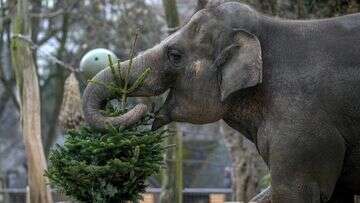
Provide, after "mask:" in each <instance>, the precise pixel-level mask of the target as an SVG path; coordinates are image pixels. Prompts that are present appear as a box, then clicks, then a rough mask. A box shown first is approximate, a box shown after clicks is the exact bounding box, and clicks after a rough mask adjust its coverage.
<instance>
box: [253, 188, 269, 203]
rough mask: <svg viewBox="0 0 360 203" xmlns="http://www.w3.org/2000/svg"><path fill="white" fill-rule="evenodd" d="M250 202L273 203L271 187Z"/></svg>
mask: <svg viewBox="0 0 360 203" xmlns="http://www.w3.org/2000/svg"><path fill="white" fill-rule="evenodd" d="M249 202H256V203H271V187H270V186H269V187H267V188H266V189H265V190H264V191H262V192H260V193H259V194H257V195H256V196H255V197H253V198H252V199H251V200H250V201H249Z"/></svg>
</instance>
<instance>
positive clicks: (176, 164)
mask: <svg viewBox="0 0 360 203" xmlns="http://www.w3.org/2000/svg"><path fill="white" fill-rule="evenodd" d="M162 2H163V6H164V11H165V18H166V23H167V26H168V28H169V34H171V33H172V32H174V31H175V29H176V28H177V27H178V26H179V25H180V19H179V15H178V11H177V6H176V0H163V1H162ZM169 129H170V130H171V131H174V132H176V133H175V135H172V136H170V137H168V138H166V141H165V144H166V145H175V146H176V147H174V148H170V149H168V151H167V152H166V154H165V161H166V162H165V163H166V169H164V170H163V171H162V190H161V195H160V202H162V203H168V202H174V203H182V201H183V198H182V197H183V173H182V133H181V132H179V129H178V128H177V127H176V124H171V125H169Z"/></svg>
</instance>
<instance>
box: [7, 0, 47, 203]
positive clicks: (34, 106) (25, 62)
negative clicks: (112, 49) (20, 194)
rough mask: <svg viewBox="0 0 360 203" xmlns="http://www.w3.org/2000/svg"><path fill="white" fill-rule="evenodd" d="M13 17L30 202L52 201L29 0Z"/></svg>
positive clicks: (14, 57) (14, 58)
mask: <svg viewBox="0 0 360 203" xmlns="http://www.w3.org/2000/svg"><path fill="white" fill-rule="evenodd" d="M16 4H17V5H16V11H15V12H16V13H15V15H14V16H13V19H12V24H11V26H12V33H13V35H14V37H13V38H12V40H11V51H12V64H13V67H14V70H15V76H16V83H17V86H18V89H19V95H20V100H21V126H22V134H23V139H24V144H25V151H26V156H27V165H28V184H29V190H30V193H29V194H30V202H31V203H50V202H52V197H51V192H50V186H48V185H46V183H47V180H46V178H45V177H44V171H45V169H46V159H45V156H44V151H43V145H42V140H41V122H40V115H41V114H40V94H39V84H38V78H37V74H36V69H35V64H34V61H33V56H32V50H31V47H30V45H29V44H28V42H25V41H24V40H23V39H22V38H21V37H20V36H23V37H26V38H29V39H30V30H31V29H30V23H29V19H30V17H29V15H28V9H29V5H28V0H21V1H19V0H18V1H17V3H16Z"/></svg>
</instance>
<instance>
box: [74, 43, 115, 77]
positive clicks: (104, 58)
mask: <svg viewBox="0 0 360 203" xmlns="http://www.w3.org/2000/svg"><path fill="white" fill-rule="evenodd" d="M108 55H110V56H111V60H112V62H113V63H116V61H117V57H116V55H115V54H114V53H113V52H112V51H110V50H108V49H103V48H98V49H93V50H91V51H89V52H87V53H86V54H85V55H84V56H83V57H82V59H81V61H80V71H81V72H83V74H84V76H85V78H86V79H87V80H89V79H91V78H93V77H94V76H95V75H96V74H97V73H98V72H100V71H101V70H103V69H104V68H106V67H108V66H109V59H108Z"/></svg>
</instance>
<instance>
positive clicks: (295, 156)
mask: <svg viewBox="0 0 360 203" xmlns="http://www.w3.org/2000/svg"><path fill="white" fill-rule="evenodd" d="M308 121H309V122H308ZM288 122H289V121H282V122H281V123H280V124H277V126H281V127H282V128H278V129H276V130H272V131H270V132H271V133H276V134H271V135H270V137H271V141H270V144H269V146H270V147H269V166H270V175H271V188H272V191H271V193H272V194H271V195H272V197H271V200H272V202H273V203H288V202H291V203H320V202H327V201H329V199H330V198H331V195H332V193H333V191H334V189H335V186H336V183H337V181H338V178H339V176H340V174H341V171H342V164H343V160H344V156H345V150H346V147H345V143H344V140H343V138H342V136H341V135H340V134H339V133H338V131H336V130H335V129H332V126H331V125H328V124H327V123H325V122H324V121H322V122H319V123H317V120H316V119H312V120H310V119H309V120H305V119H304V120H300V121H298V122H297V120H292V121H291V122H289V123H288ZM302 122H303V123H302Z"/></svg>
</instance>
